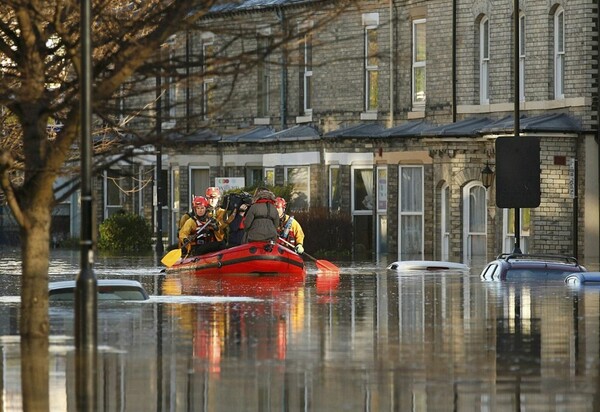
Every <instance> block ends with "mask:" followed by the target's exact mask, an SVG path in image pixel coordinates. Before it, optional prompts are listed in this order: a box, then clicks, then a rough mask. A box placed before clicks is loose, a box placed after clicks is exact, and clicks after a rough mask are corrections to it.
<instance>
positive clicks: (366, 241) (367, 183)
mask: <svg viewBox="0 0 600 412" xmlns="http://www.w3.org/2000/svg"><path fill="white" fill-rule="evenodd" d="M351 177H352V179H351V180H352V181H351V187H352V222H353V225H352V227H353V230H354V233H353V238H354V244H353V246H354V251H353V255H354V259H357V260H370V259H372V256H373V202H374V199H375V198H374V193H373V167H372V166H368V167H366V166H365V167H353V168H352V175H351Z"/></svg>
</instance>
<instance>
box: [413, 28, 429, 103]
mask: <svg viewBox="0 0 600 412" xmlns="http://www.w3.org/2000/svg"><path fill="white" fill-rule="evenodd" d="M421 25H423V30H424V32H423V33H425V34H424V35H425V42H424V45H423V46H424V47H425V50H424V51H423V54H424V58H423V60H417V58H418V55H419V38H418V34H419V33H420V32H419V31H418V29H419V28H420V27H419V26H421ZM421 69H422V70H423V72H424V73H423V91H422V92H423V98H422V99H418V98H417V94H419V93H421V91H420V90H417V77H418V76H417V74H416V73H417V71H418V70H421ZM411 76H412V78H411V80H412V87H411V89H412V90H411V92H412V104H413V106H424V105H425V102H426V101H427V19H425V18H422V19H415V20H413V22H412V70H411Z"/></svg>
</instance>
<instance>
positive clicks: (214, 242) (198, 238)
mask: <svg viewBox="0 0 600 412" xmlns="http://www.w3.org/2000/svg"><path fill="white" fill-rule="evenodd" d="M193 206H194V216H193V217H190V218H189V219H188V220H187V221H186V222H185V223H184V224H183V227H182V228H181V230H180V231H179V241H180V242H181V244H182V247H181V255H182V256H196V255H203V254H205V253H210V252H215V251H217V250H221V249H224V248H225V241H223V240H221V241H219V240H218V239H217V236H216V233H217V232H218V231H219V222H218V221H217V220H216V219H214V218H212V217H211V216H210V214H209V213H208V206H209V203H208V200H206V198H204V197H203V196H196V197H195V198H194V204H193Z"/></svg>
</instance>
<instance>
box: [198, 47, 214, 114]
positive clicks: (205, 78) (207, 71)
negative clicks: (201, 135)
mask: <svg viewBox="0 0 600 412" xmlns="http://www.w3.org/2000/svg"><path fill="white" fill-rule="evenodd" d="M214 51H215V50H214V38H213V37H212V36H208V37H206V38H205V39H204V41H203V42H202V56H201V58H202V63H201V67H202V117H203V119H204V120H207V119H208V118H209V115H210V111H211V110H212V106H213V100H214V96H213V94H214V93H213V89H214V79H213V77H212V76H213V75H214V58H215V53H214Z"/></svg>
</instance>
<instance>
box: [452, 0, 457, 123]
mask: <svg viewBox="0 0 600 412" xmlns="http://www.w3.org/2000/svg"><path fill="white" fill-rule="evenodd" d="M456 1H457V0H452V123H456V7H457V5H456Z"/></svg>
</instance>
